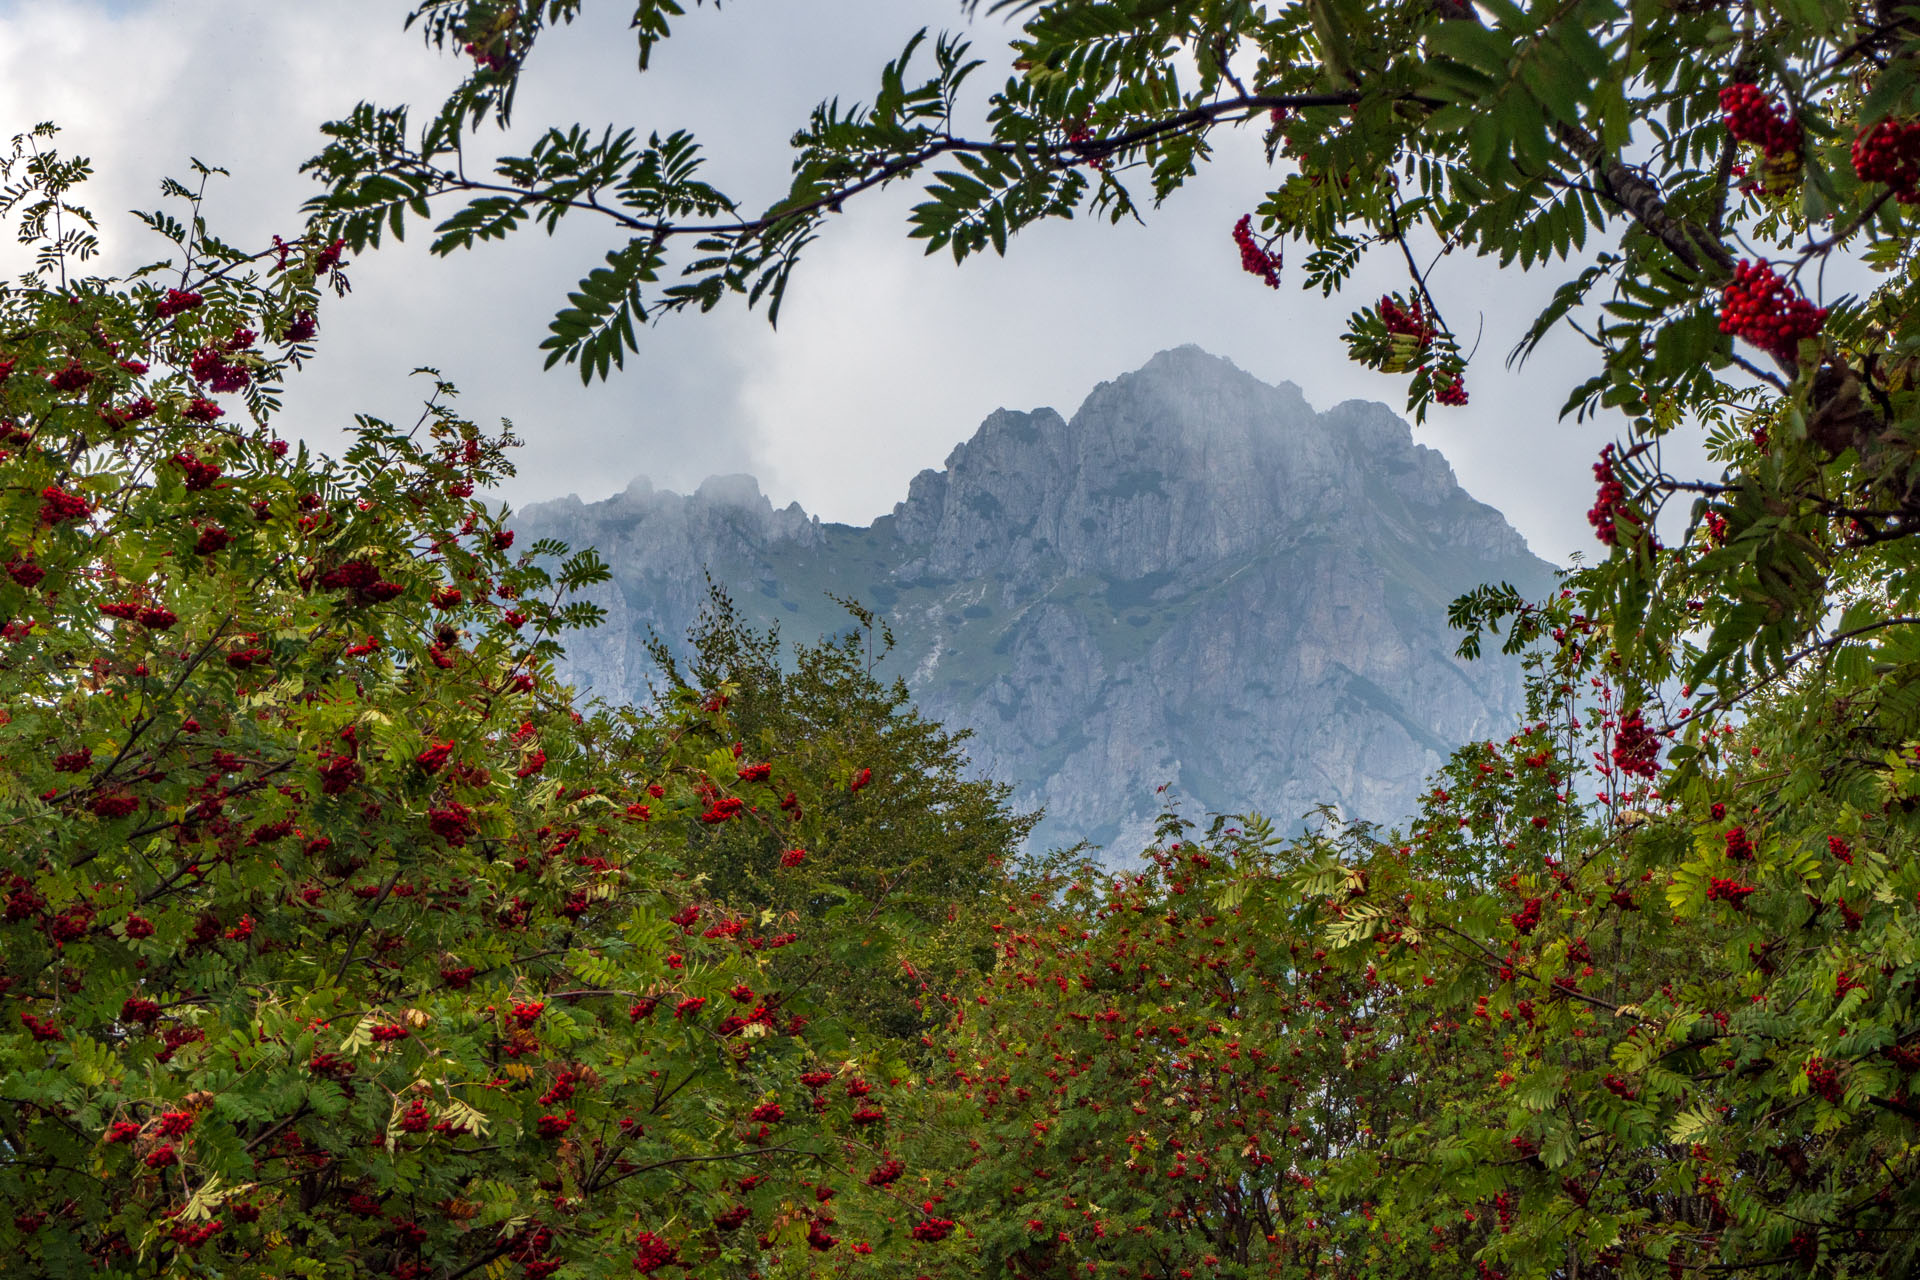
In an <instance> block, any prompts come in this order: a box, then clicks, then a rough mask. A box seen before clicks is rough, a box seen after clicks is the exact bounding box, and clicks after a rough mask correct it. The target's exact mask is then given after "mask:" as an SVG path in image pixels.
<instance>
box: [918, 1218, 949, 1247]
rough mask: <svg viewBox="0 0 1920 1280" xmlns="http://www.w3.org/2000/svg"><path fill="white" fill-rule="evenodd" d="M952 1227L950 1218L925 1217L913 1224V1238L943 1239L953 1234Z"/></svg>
mask: <svg viewBox="0 0 1920 1280" xmlns="http://www.w3.org/2000/svg"><path fill="white" fill-rule="evenodd" d="M953 1228H954V1222H953V1219H952V1218H935V1217H926V1218H922V1219H921V1220H920V1221H918V1222H916V1223H914V1224H913V1238H914V1239H915V1240H928V1241H934V1240H945V1239H946V1238H947V1237H948V1236H950V1235H952V1234H953Z"/></svg>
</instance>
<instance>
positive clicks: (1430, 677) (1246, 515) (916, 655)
mask: <svg viewBox="0 0 1920 1280" xmlns="http://www.w3.org/2000/svg"><path fill="white" fill-rule="evenodd" d="M519 524H520V526H521V529H522V530H523V532H524V533H526V534H529V535H532V536H536V537H557V538H561V539H564V540H565V541H567V542H569V543H571V544H573V545H574V546H576V547H577V546H584V545H593V546H596V547H598V548H599V550H600V553H601V554H602V556H603V557H605V559H606V560H607V562H608V563H609V564H610V565H612V566H613V570H614V579H613V581H612V582H610V583H608V584H605V585H604V586H603V587H601V588H599V589H598V590H597V591H596V592H595V593H594V595H593V597H592V598H593V599H595V600H596V602H597V603H599V604H601V605H602V606H603V607H605V608H606V609H607V611H608V616H607V619H606V622H605V623H604V624H603V625H602V626H601V627H599V628H598V629H597V630H595V631H594V632H593V633H591V634H588V635H586V636H582V637H578V638H576V639H575V640H574V641H573V642H572V644H571V646H570V651H569V654H568V664H567V668H566V671H565V674H567V675H568V677H569V678H570V679H572V680H573V681H574V682H575V683H576V685H578V686H580V687H583V688H586V689H590V690H592V691H593V692H594V693H596V694H598V695H600V696H603V697H609V698H617V699H631V698H637V697H642V696H644V694H645V690H646V675H647V670H648V660H647V654H646V648H645V644H646V639H647V635H648V629H649V628H652V629H653V630H655V631H657V632H658V633H659V634H660V635H661V636H663V637H666V638H668V639H670V640H678V639H679V638H680V637H682V636H684V635H685V633H686V630H687V626H688V624H689V623H690V622H691V621H692V619H693V617H694V615H695V613H696V612H697V610H698V609H699V606H700V604H701V602H702V601H703V599H704V598H705V590H706V588H705V580H704V573H705V572H711V573H712V575H713V577H714V578H715V579H716V580H718V581H720V582H722V583H724V584H725V585H726V586H727V587H728V588H729V589H730V591H731V592H732V594H733V596H734V598H735V600H736V602H737V603H738V604H739V605H740V606H741V608H742V611H743V612H744V613H746V614H747V615H748V616H749V617H751V618H753V619H755V620H756V621H759V622H762V623H764V622H766V621H771V620H778V621H779V622H780V624H781V631H782V635H784V636H786V637H789V638H791V639H813V638H816V637H818V636H819V635H821V634H824V633H826V632H827V631H829V630H841V629H844V627H845V625H846V623H847V618H846V615H845V614H844V613H843V612H842V611H841V610H840V609H839V607H838V606H837V605H835V604H834V603H833V602H832V601H831V600H830V599H829V598H828V596H827V593H828V592H832V593H835V594H838V595H841V596H848V595H851V596H855V597H858V598H859V599H860V600H862V601H863V602H865V603H867V604H868V605H871V606H873V607H875V608H878V609H879V610H880V611H881V612H882V613H883V614H884V615H885V616H886V617H887V619H888V620H889V621H890V623H891V624H892V626H893V629H894V631H895V633H896V635H897V637H898V639H899V646H898V648H897V649H896V650H895V652H894V654H893V656H892V658H891V659H890V661H891V662H893V663H894V664H896V668H895V669H896V670H897V671H898V672H899V673H900V674H902V675H904V676H905V678H906V680H907V683H908V685H909V686H910V687H911V688H912V690H913V692H914V695H915V698H916V700H917V701H918V703H919V705H920V706H921V708H922V709H923V710H924V711H925V712H927V713H928V714H930V715H932V716H934V717H936V718H938V719H941V720H943V721H945V722H947V723H949V724H953V725H964V726H967V727H969V728H971V729H973V730H974V731H975V734H976V736H975V737H974V739H973V741H972V744H971V748H972V755H973V761H974V764H975V766H976V767H977V768H979V769H980V770H981V771H982V772H984V773H986V774H989V775H992V776H994V777H997V778H1000V779H1003V780H1005V781H1008V782H1011V783H1014V784H1015V785H1016V787H1017V788H1018V792H1017V798H1018V800H1019V801H1021V802H1022V803H1024V804H1027V805H1029V806H1031V805H1040V804H1043V805H1045V807H1046V809H1047V819H1046V821H1045V823H1043V824H1042V826H1041V828H1040V829H1039V831H1038V833H1037V835H1036V839H1038V840H1040V841H1043V842H1047V843H1064V842H1069V841H1071V840H1074V839H1080V838H1086V839H1089V840H1092V841H1094V842H1095V843H1097V844H1101V845H1105V846H1109V848H1110V852H1111V853H1113V854H1115V855H1131V854H1132V853H1134V852H1135V851H1137V849H1139V848H1141V847H1143V846H1144V843H1145V841H1146V839H1147V838H1148V834H1149V833H1150V831H1151V826H1152V820H1153V817H1154V815H1155V814H1156V813H1157V812H1158V810H1159V807H1160V804H1161V801H1162V797H1161V796H1159V795H1157V794H1156V788H1157V787H1159V786H1160V785H1161V784H1163V783H1171V784H1172V786H1171V789H1170V790H1171V792H1172V794H1174V795H1176V796H1177V797H1179V798H1180V800H1181V802H1182V806H1183V809H1184V811H1185V812H1187V813H1188V814H1189V815H1190V816H1199V815H1200V814H1201V813H1202V812H1203V811H1228V812H1241V811H1245V810H1247V809H1250V808H1252V809H1258V810H1260V811H1261V812H1263V813H1266V814H1268V815H1269V816H1271V817H1273V818H1274V819H1275V820H1276V821H1277V822H1279V823H1280V824H1281V825H1283V826H1284V825H1286V824H1289V823H1291V822H1293V821H1294V820H1295V819H1297V818H1298V817H1300V816H1302V815H1304V814H1305V813H1307V812H1308V811H1309V810H1311V809H1312V808H1313V807H1314V806H1316V805H1319V804H1322V803H1331V804H1334V805H1336V806H1338V807H1339V809H1340V810H1341V811H1342V812H1343V813H1345V814H1347V815H1349V816H1352V817H1362V818H1369V819H1374V820H1379V821H1392V820H1395V819H1397V818H1400V817H1402V816H1403V815H1404V814H1405V813H1406V812H1407V811H1408V808H1409V805H1410V804H1411V802H1412V801H1413V798H1414V796H1415V795H1416V793H1417V792H1418V790H1419V789H1420V784H1421V782H1422V779H1423V778H1424V776H1425V775H1426V773H1427V772H1428V771H1429V770H1431V769H1432V768H1434V767H1435V766H1436V765H1437V764H1438V763H1439V762H1440V760H1441V758H1442V757H1443V756H1444V755H1445V753H1446V752H1448V751H1449V750H1451V749H1452V748H1453V747H1454V746H1456V745H1458V744H1460V743H1463V742H1466V741H1469V740H1471V739H1473V738H1477V737H1487V736H1491V735H1501V736H1504V735H1505V734H1506V733H1507V732H1509V727H1510V725H1511V724H1512V723H1513V720H1514V716H1515V714H1516V713H1517V711H1518V709H1519V707H1520V700H1521V698H1520V694H1521V680H1520V673H1519V670H1518V668H1517V666H1516V665H1515V664H1514V663H1512V662H1511V661H1508V660H1503V659H1500V658H1498V657H1497V656H1495V657H1488V658H1485V659H1482V660H1481V661H1478V662H1472V663H1468V662H1461V661H1459V660H1458V659H1456V658H1454V657H1453V656H1452V651H1453V646H1454V643H1455V638H1454V637H1453V636H1452V635H1451V634H1450V633H1449V631H1448V629H1447V627H1446V621H1445V610H1446V605H1447V602H1448V601H1449V600H1451V599H1452V598H1453V597H1455V596H1456V595H1458V594H1460V593H1461V592H1462V591H1465V590H1467V589H1469V588H1471V587H1473V586H1475V585H1477V584H1479V583H1482V582H1494V581H1501V580H1505V581H1509V582H1512V583H1514V584H1515V585H1516V586H1520V587H1522V588H1523V589H1526V590H1531V591H1536V592H1537V591H1540V590H1544V589H1545V587H1546V586H1547V584H1548V583H1549V582H1550V580H1551V575H1552V569H1551V568H1550V566H1548V565H1547V564H1546V563H1545V562H1544V561H1542V560H1540V559H1538V558H1536V557H1535V556H1533V555H1532V554H1531V553H1530V552H1529V551H1528V550H1527V547H1526V543H1525V542H1524V541H1523V540H1522V539H1521V537H1520V535H1519V534H1518V533H1516V532H1514V530H1513V529H1512V528H1511V527H1510V526H1509V525H1508V524H1507V522H1506V520H1505V519H1504V518H1503V517H1502V516H1501V515H1500V513H1499V512H1497V511H1495V510H1494V509H1493V508H1491V507H1489V506H1486V505H1485V504H1483V503H1480V502H1476V501H1475V500H1474V499H1473V498H1471V497H1469V496H1468V495H1467V493H1466V492H1465V491H1464V490H1462V489H1461V488H1460V486H1459V484H1458V482H1457V481H1456V480H1455V479H1454V476H1453V472H1452V469H1451V468H1449V467H1448V466H1447V463H1446V461H1445V459H1443V458H1442V457H1441V456H1440V455H1439V454H1438V453H1436V452H1434V451H1433V450H1432V449H1429V448H1426V447H1424V446H1421V445H1416V444H1415V443H1414V442H1413V435H1412V432H1411V430H1410V429H1409V428H1408V426H1407V424H1406V423H1405V422H1404V421H1402V420H1401V419H1400V418H1398V417H1397V416H1395V415H1394V413H1393V412H1392V411H1390V410H1389V409H1387V408H1386V407H1385V406H1383V405H1379V404H1370V403H1365V402H1361V401H1348V402H1346V403H1344V404H1340V405H1336V406H1334V407H1333V408H1332V409H1329V410H1327V411H1326V412H1324V413H1316V412H1315V411H1314V410H1313V409H1312V407H1311V406H1309V405H1308V404H1307V402H1306V399H1305V398H1304V397H1303V396H1302V395H1301V393H1300V390H1299V388H1298V387H1295V386H1294V385H1293V384H1291V383H1281V384H1280V385H1279V386H1269V385H1267V384H1265V383H1262V382H1260V381H1259V380H1257V379H1255V378H1253V377H1252V376H1251V375H1249V374H1246V373H1244V372H1242V371H1241V370H1239V369H1237V368H1236V367H1234V366H1233V365H1232V364H1231V363H1229V362H1228V361H1226V360H1222V359H1219V358H1217V357H1214V356H1211V355H1208V354H1206V353H1205V352H1203V351H1201V350H1199V349H1198V348H1195V347H1183V348H1180V349H1178V350H1174V351H1166V352H1162V353H1161V354H1159V355H1157V356H1155V357H1154V358H1153V359H1152V360H1150V361H1148V362H1147V364H1146V365H1145V366H1144V367H1143V368H1141V369H1139V370H1137V371H1136V372H1133V373H1129V374H1126V375H1124V376H1122V377H1120V378H1117V379H1115V380H1114V381H1112V382H1107V383H1102V384H1101V385H1100V386H1098V387H1096V388H1095V389H1094V390H1093V392H1092V394H1090V395H1089V396H1088V397H1087V398H1086V400H1085V402H1084V403H1082V404H1081V406H1080V408H1079V410H1078V411H1077V412H1075V413H1074V415H1073V417H1072V418H1071V419H1067V418H1062V417H1061V416H1060V415H1059V414H1058V413H1056V412H1054V411H1053V410H1051V409H1036V410H1034V411H1032V412H1030V413H1022V412H1016V411H1013V410H1008V409H1002V410H999V411H997V412H995V413H993V414H992V415H990V416H989V417H988V418H987V420H986V421H985V422H984V423H982V424H981V426H980V429H979V430H978V431H977V432H975V433H974V436H973V438H972V439H971V440H968V441H967V442H966V443H964V444H962V445H960V446H958V447H957V448H955V449H954V450H953V452H952V453H951V454H949V455H948V457H947V460H946V466H945V468H944V469H943V470H940V471H923V472H921V473H920V474H919V475H918V476H916V477H914V479H913V482H912V484H911V486H910V488H909V490H908V493H907V498H906V501H904V502H902V503H900V504H899V505H897V506H896V507H894V509H893V513H892V514H891V515H886V516H881V517H880V518H879V519H877V520H875V521H874V522H873V523H872V524H871V525H870V526H868V527H866V528H858V527H855V526H851V525H840V524H823V523H821V522H820V521H819V520H818V519H817V518H814V517H810V516H808V515H807V514H806V512H804V511H802V510H801V509H800V507H799V506H798V505H797V504H795V505H792V506H788V507H786V508H784V509H778V510H776V509H775V508H774V506H773V504H772V503H771V502H769V501H768V500H767V498H766V497H764V496H763V495H762V494H761V492H760V489H759V486H758V484H757V483H756V482H755V481H754V480H753V479H752V478H751V477H748V476H727V477H718V478H715V479H710V480H708V481H707V482H706V483H705V484H703V485H701V486H700V488H699V489H698V490H696V491H695V492H694V493H693V494H691V495H687V496H682V495H680V494H674V493H665V492H660V491H656V490H655V489H654V488H653V487H652V486H651V485H650V484H649V483H647V482H646V481H644V480H640V481H636V482H635V483H634V485H633V486H632V487H630V488H629V489H628V490H627V491H626V492H625V493H623V494H620V495H618V496H617V497H614V498H610V499H608V500H607V501H604V502H595V503H583V502H581V501H580V500H579V499H578V498H572V497H569V498H564V499H561V500H558V501H554V502H546V503H541V504H538V505H536V506H531V507H528V508H527V509H526V510H525V511H523V512H521V513H520V518H519Z"/></svg>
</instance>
